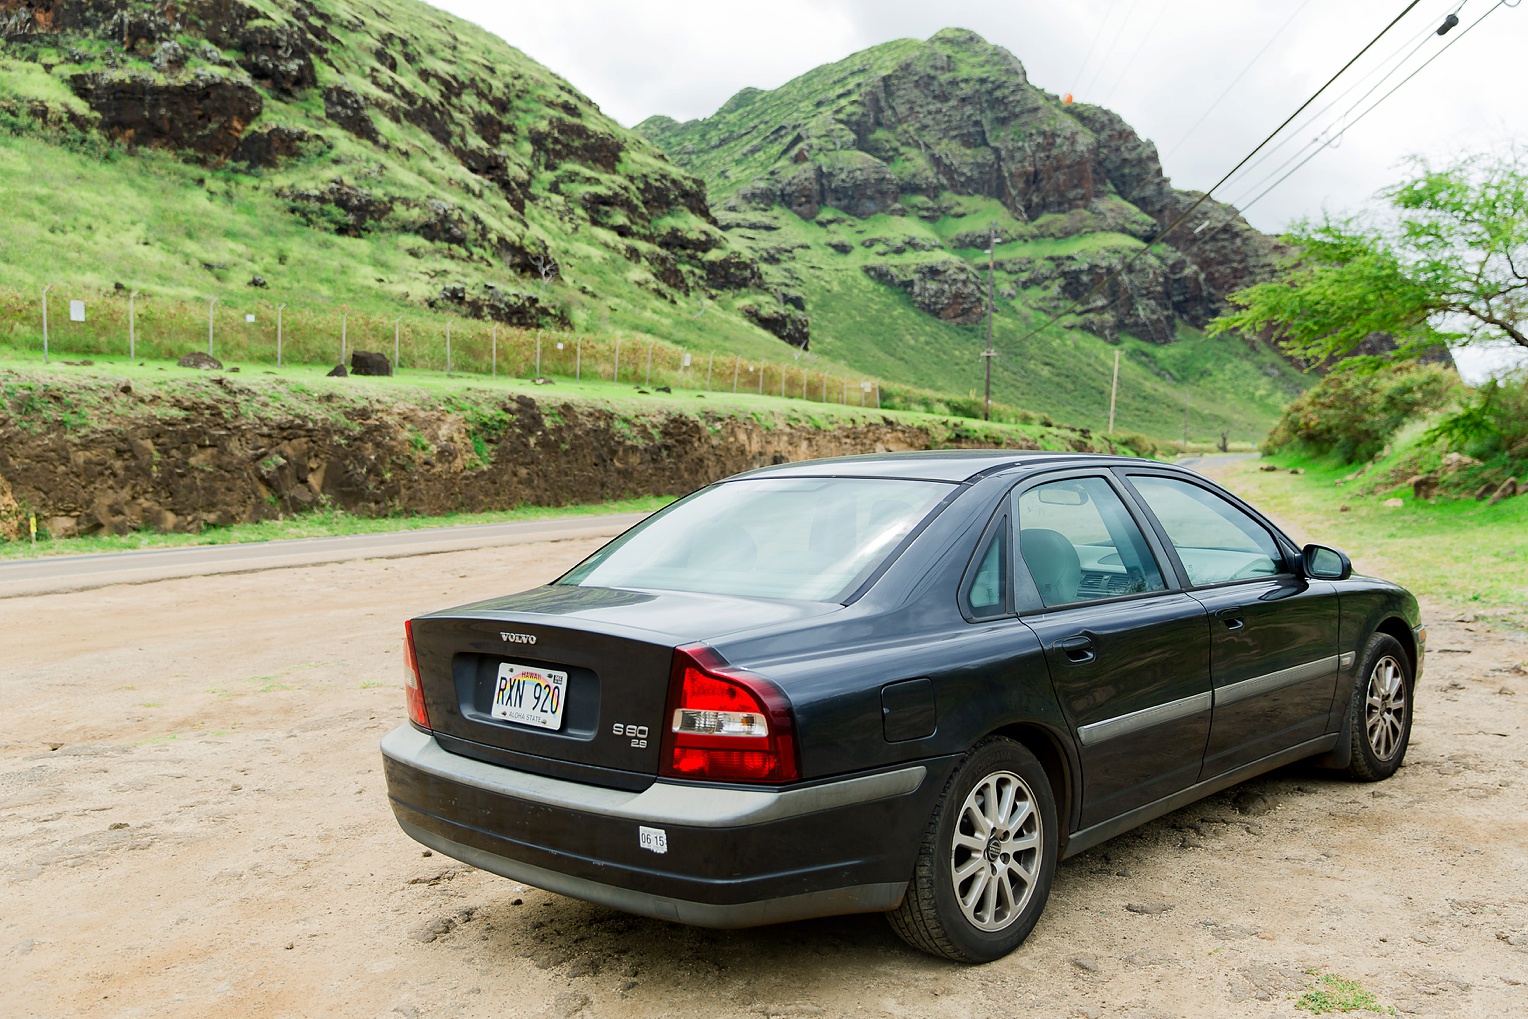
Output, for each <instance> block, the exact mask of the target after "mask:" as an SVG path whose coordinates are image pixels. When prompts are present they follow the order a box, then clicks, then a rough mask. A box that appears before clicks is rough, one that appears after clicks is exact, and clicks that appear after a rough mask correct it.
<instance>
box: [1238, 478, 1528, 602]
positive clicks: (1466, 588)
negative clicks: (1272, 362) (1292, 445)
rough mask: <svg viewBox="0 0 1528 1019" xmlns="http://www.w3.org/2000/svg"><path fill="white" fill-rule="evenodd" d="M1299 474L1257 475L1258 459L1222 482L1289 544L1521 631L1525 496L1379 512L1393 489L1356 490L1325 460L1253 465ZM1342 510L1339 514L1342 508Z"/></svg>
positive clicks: (1527, 534) (1525, 587)
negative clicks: (1338, 557)
mask: <svg viewBox="0 0 1528 1019" xmlns="http://www.w3.org/2000/svg"><path fill="white" fill-rule="evenodd" d="M1261 463H1262V464H1268V463H1271V464H1276V465H1278V466H1280V467H1284V468H1291V467H1294V468H1299V469H1301V470H1302V471H1303V472H1304V473H1303V474H1299V475H1294V474H1290V473H1289V472H1288V471H1287V470H1284V471H1280V472H1278V473H1271V472H1265V471H1262V470H1261V469H1260V466H1261V464H1260V463H1259V462H1258V461H1244V462H1241V463H1237V464H1234V465H1232V466H1231V467H1230V468H1228V470H1227V472H1226V474H1224V475H1222V477H1221V480H1223V481H1224V482H1225V483H1226V484H1227V485H1228V486H1229V487H1231V488H1232V489H1234V490H1235V491H1236V492H1238V493H1239V494H1241V495H1243V496H1244V497H1245V498H1246V499H1247V500H1248V501H1250V502H1251V503H1252V504H1253V505H1255V506H1258V507H1260V508H1261V509H1263V510H1264V511H1266V512H1267V513H1269V514H1270V515H1271V516H1273V517H1275V518H1276V519H1278V520H1280V521H1283V522H1284V524H1285V525H1286V526H1287V527H1288V528H1290V531H1291V536H1292V537H1294V538H1295V540H1296V541H1301V542H1305V541H1316V542H1321V543H1322V544H1327V545H1333V546H1335V547H1337V548H1340V549H1343V550H1344V551H1346V552H1347V553H1348V554H1349V555H1350V556H1352V557H1353V559H1354V561H1355V563H1356V564H1357V567H1358V568H1359V569H1360V570H1363V571H1366V572H1374V573H1378V574H1380V575H1382V576H1384V577H1386V578H1387V579H1389V580H1393V581H1395V582H1396V583H1399V584H1403V585H1405V586H1406V587H1408V588H1410V589H1411V590H1412V591H1413V592H1414V593H1416V594H1417V595H1419V596H1422V597H1430V598H1437V599H1440V600H1442V601H1446V602H1449V603H1452V604H1454V605H1458V606H1460V607H1468V608H1472V609H1475V610H1476V611H1479V612H1481V613H1483V614H1485V615H1490V616H1495V617H1497V618H1498V619H1499V620H1501V621H1502V622H1504V623H1507V624H1508V625H1512V626H1516V627H1519V628H1524V629H1528V496H1517V497H1515V498H1512V499H1506V500H1504V501H1502V502H1500V503H1498V504H1497V505H1495V506H1487V505H1486V504H1485V503H1483V502H1476V501H1474V500H1470V499H1463V500H1441V499H1440V500H1438V501H1437V502H1417V501H1416V500H1415V499H1412V498H1411V497H1410V490H1409V489H1408V490H1406V496H1405V498H1404V499H1403V501H1402V505H1400V506H1398V507H1387V506H1385V505H1384V503H1385V501H1386V499H1387V498H1394V497H1395V495H1394V489H1391V488H1381V489H1380V490H1378V491H1365V490H1364V489H1363V488H1362V487H1360V485H1359V484H1358V481H1357V480H1355V481H1350V482H1347V483H1346V484H1343V485H1341V486H1339V485H1338V484H1337V482H1339V481H1342V480H1343V479H1344V478H1346V477H1347V476H1348V475H1350V474H1351V473H1352V472H1353V468H1352V467H1351V465H1347V464H1338V463H1337V462H1336V461H1335V460H1334V459H1325V460H1318V459H1315V458H1312V457H1300V456H1294V455H1279V456H1274V457H1271V458H1269V459H1267V460H1264V461H1262V462H1261ZM1344 506H1346V507H1347V511H1346V512H1344V511H1343V509H1342V508H1343V507H1344Z"/></svg>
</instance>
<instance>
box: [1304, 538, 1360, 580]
mask: <svg viewBox="0 0 1528 1019" xmlns="http://www.w3.org/2000/svg"><path fill="white" fill-rule="evenodd" d="M1300 561H1301V562H1302V563H1303V564H1304V566H1305V575H1306V576H1307V577H1311V578H1313V579H1316V580H1347V579H1348V578H1349V577H1351V576H1352V575H1353V563H1352V561H1351V560H1350V559H1348V557H1347V555H1346V554H1345V553H1342V552H1339V551H1337V550H1336V549H1335V548H1327V547H1326V546H1325V545H1306V546H1305V548H1303V549H1301V550H1300Z"/></svg>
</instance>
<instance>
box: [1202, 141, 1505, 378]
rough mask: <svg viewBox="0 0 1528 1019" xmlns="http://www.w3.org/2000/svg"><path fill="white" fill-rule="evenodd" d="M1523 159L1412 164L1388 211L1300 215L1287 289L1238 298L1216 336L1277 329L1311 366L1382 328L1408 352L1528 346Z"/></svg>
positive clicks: (1275, 287) (1389, 195) (1390, 195)
mask: <svg viewBox="0 0 1528 1019" xmlns="http://www.w3.org/2000/svg"><path fill="white" fill-rule="evenodd" d="M1521 156H1522V154H1520V153H1518V152H1515V151H1514V152H1510V153H1508V154H1507V155H1505V156H1493V155H1475V156H1468V157H1465V158H1463V159H1460V160H1458V161H1457V162H1454V163H1450V164H1448V165H1445V166H1442V167H1434V166H1432V165H1431V164H1430V163H1428V162H1427V161H1426V160H1425V159H1420V158H1418V159H1414V160H1413V161H1412V164H1411V165H1412V167H1413V169H1414V171H1415V172H1414V175H1413V177H1412V179H1410V180H1408V181H1405V182H1403V183H1401V184H1397V185H1395V186H1393V187H1390V188H1387V189H1385V190H1384V191H1381V192H1380V197H1381V198H1382V199H1385V200H1386V201H1387V202H1388V204H1389V214H1388V215H1385V216H1374V215H1369V216H1355V217H1346V218H1343V217H1332V216H1330V215H1327V216H1324V217H1323V218H1322V219H1321V221H1319V222H1315V221H1311V220H1302V221H1300V222H1297V223H1296V224H1294V226H1293V227H1292V228H1291V230H1290V232H1289V234H1288V235H1287V236H1286V238H1285V240H1287V241H1288V242H1289V243H1290V244H1292V245H1293V246H1294V248H1295V250H1296V254H1295V256H1294V257H1293V258H1292V259H1291V261H1290V262H1289V264H1288V265H1287V266H1286V269H1287V273H1286V275H1285V276H1284V277H1283V278H1282V279H1281V280H1279V281H1277V282H1272V283H1261V284H1257V285H1255V286H1252V287H1248V288H1247V289H1245V290H1241V291H1238V292H1237V293H1234V294H1232V295H1231V296H1230V301H1231V303H1232V304H1233V305H1235V306H1236V307H1237V308H1238V309H1239V310H1237V311H1234V312H1231V313H1229V314H1227V315H1223V316H1221V317H1220V318H1217V319H1216V320H1215V321H1213V322H1212V323H1210V327H1209V331H1210V332H1211V333H1215V334H1218V333H1224V332H1228V331H1236V332H1241V333H1247V334H1256V333H1261V332H1264V331H1269V332H1271V333H1272V334H1274V335H1275V336H1277V337H1278V338H1279V341H1280V342H1281V343H1282V344H1283V346H1284V348H1285V349H1286V350H1288V351H1289V352H1290V353H1292V354H1296V355H1299V356H1302V357H1305V358H1308V359H1310V360H1312V361H1321V360H1324V359H1326V358H1333V357H1341V356H1343V355H1345V354H1348V353H1350V352H1351V351H1352V350H1353V349H1354V348H1355V347H1357V346H1358V344H1359V343H1360V342H1362V341H1363V340H1364V339H1365V338H1366V337H1368V336H1369V335H1370V334H1372V333H1388V334H1390V335H1391V336H1393V337H1395V339H1396V341H1397V343H1398V345H1399V347H1400V349H1401V352H1402V353H1413V354H1414V353H1419V352H1422V351H1424V350H1427V349H1430V348H1434V347H1437V346H1439V345H1440V344H1444V343H1456V344H1457V343H1468V342H1474V341H1479V340H1488V339H1501V338H1503V337H1505V338H1508V339H1511V340H1512V341H1513V342H1514V343H1517V344H1520V345H1521V346H1524V347H1528V275H1524V273H1528V173H1525V172H1524V170H1522V169H1520V159H1521Z"/></svg>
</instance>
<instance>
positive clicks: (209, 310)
mask: <svg viewBox="0 0 1528 1019" xmlns="http://www.w3.org/2000/svg"><path fill="white" fill-rule="evenodd" d="M217 306H218V299H217V298H216V297H214V298H213V299H212V300H211V301H210V302H209V303H208V305H207V356H208V357H211V356H212V310H213V309H214V308H216V307H217Z"/></svg>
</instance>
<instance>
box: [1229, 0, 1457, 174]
mask: <svg viewBox="0 0 1528 1019" xmlns="http://www.w3.org/2000/svg"><path fill="white" fill-rule="evenodd" d="M1466 2H1468V0H1466ZM1463 7H1464V4H1463V3H1461V4H1460V5H1459V7H1456V8H1455V9H1454V12H1455V13H1458V11H1459V10H1460V9H1461V8H1463ZM1433 33H1434V29H1433V28H1432V27H1430V26H1428V27H1424V28H1423V29H1422V30H1421V31H1420V32H1418V33H1417V34H1416V35H1414V36H1412V37H1411V38H1409V39H1407V40H1406V41H1405V42H1403V43H1401V45H1399V46H1397V47H1396V48H1395V50H1394V51H1392V52H1391V54H1390V55H1389V56H1388V57H1385V58H1384V59H1382V60H1380V61H1378V62H1377V63H1376V64H1375V65H1374V66H1373V67H1371V68H1369V69H1368V70H1367V71H1365V72H1364V73H1363V74H1361V75H1359V77H1358V78H1357V79H1356V80H1354V81H1353V82H1352V83H1351V84H1350V85H1348V87H1347V88H1345V89H1343V90H1342V91H1341V92H1339V93H1337V95H1336V96H1334V97H1333V98H1332V101H1331V102H1329V103H1327V104H1326V105H1325V106H1323V107H1321V109H1319V110H1317V111H1316V112H1315V113H1313V114H1311V115H1310V116H1309V117H1307V118H1306V119H1305V121H1304V122H1303V123H1302V124H1300V125H1299V126H1298V127H1296V128H1294V129H1293V130H1291V131H1290V132H1289V133H1288V134H1286V135H1285V136H1284V137H1283V138H1281V139H1280V140H1279V141H1278V143H1277V144H1276V145H1274V146H1273V147H1272V148H1270V149H1269V150H1268V151H1267V152H1264V153H1263V154H1262V155H1261V156H1259V157H1258V158H1257V159H1254V160H1253V161H1252V162H1251V163H1249V164H1247V166H1246V168H1245V169H1243V170H1242V173H1243V174H1250V173H1251V172H1252V171H1253V170H1255V169H1257V168H1258V167H1259V166H1261V165H1262V164H1263V163H1264V162H1266V161H1267V160H1269V159H1271V158H1272V157H1273V156H1274V155H1275V154H1276V153H1277V152H1279V150H1281V149H1283V148H1284V146H1286V145H1288V144H1289V143H1290V142H1292V141H1294V140H1295V139H1296V138H1298V137H1299V136H1300V135H1301V134H1303V133H1304V132H1305V131H1307V130H1309V129H1310V126H1311V125H1312V124H1314V123H1315V122H1316V121H1318V120H1320V119H1321V118H1322V117H1324V116H1326V114H1327V113H1328V112H1329V111H1330V110H1331V109H1332V107H1334V106H1336V105H1337V104H1338V103H1340V102H1342V101H1343V100H1344V99H1346V98H1347V97H1348V96H1350V95H1352V94H1353V93H1354V92H1355V91H1356V90H1358V89H1359V88H1362V87H1363V84H1364V82H1366V81H1368V80H1369V79H1370V78H1371V77H1373V76H1374V74H1375V73H1376V72H1378V71H1380V70H1381V69H1383V68H1384V67H1386V66H1387V65H1391V64H1392V62H1393V66H1391V67H1390V70H1388V71H1386V72H1385V74H1384V75H1383V76H1382V77H1381V78H1380V82H1381V83H1383V82H1384V80H1385V79H1386V78H1389V77H1390V75H1392V74H1394V73H1395V72H1396V71H1397V70H1399V69H1400V67H1401V65H1402V64H1404V63H1405V62H1406V61H1407V60H1409V59H1410V58H1411V55H1412V54H1413V53H1415V52H1416V51H1417V50H1418V49H1420V48H1421V44H1422V43H1425V42H1426V41H1427V38H1428V36H1430V35H1432V34H1433ZM1408 47H1410V52H1407V53H1406V55H1405V56H1404V57H1402V56H1401V53H1402V51H1405V50H1407V49H1408ZM1397 57H1400V59H1399V60H1397V59H1396V58H1397ZM1376 87H1377V85H1376ZM1366 94H1367V93H1366ZM1360 101H1361V100H1360ZM1307 144H1310V143H1307ZM1303 148H1304V146H1302V149H1303Z"/></svg>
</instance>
